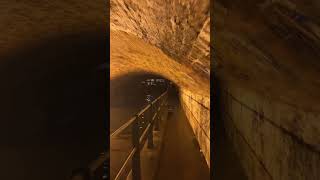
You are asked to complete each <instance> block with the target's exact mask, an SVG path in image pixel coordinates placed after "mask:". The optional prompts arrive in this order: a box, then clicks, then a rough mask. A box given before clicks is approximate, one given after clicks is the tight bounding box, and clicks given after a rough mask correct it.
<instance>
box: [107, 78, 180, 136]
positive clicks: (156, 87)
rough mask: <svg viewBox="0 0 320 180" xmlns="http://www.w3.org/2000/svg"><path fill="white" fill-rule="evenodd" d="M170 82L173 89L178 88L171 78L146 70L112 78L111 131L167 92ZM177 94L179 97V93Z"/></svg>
mask: <svg viewBox="0 0 320 180" xmlns="http://www.w3.org/2000/svg"><path fill="white" fill-rule="evenodd" d="M151 80H153V81H152V82H151ZM160 81H163V82H160ZM168 84H171V89H176V85H175V84H173V83H172V82H171V81H170V80H168V79H166V78H164V77H162V76H159V75H156V74H152V73H144V72H140V73H139V72H136V73H129V74H127V75H123V76H120V77H118V78H115V79H112V80H111V81H110V133H112V132H113V131H114V130H115V129H117V128H119V127H120V126H121V125H122V124H123V123H125V122H126V121H128V120H129V119H130V118H131V117H133V116H134V115H135V114H136V113H138V112H139V111H140V110H141V109H143V107H144V106H146V105H147V104H148V103H149V102H150V101H153V100H154V99H155V98H157V97H158V96H160V95H161V94H162V93H163V92H165V91H166V89H167V86H168ZM170 92H171V91H170ZM175 96H176V97H178V95H177V94H175Z"/></svg>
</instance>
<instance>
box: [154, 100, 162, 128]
mask: <svg viewBox="0 0 320 180" xmlns="http://www.w3.org/2000/svg"><path fill="white" fill-rule="evenodd" d="M162 98H163V97H161V99H159V102H158V107H157V108H156V110H157V113H158V114H157V117H156V119H155V122H154V123H155V125H154V130H155V131H159V130H160V120H161V111H162V107H161V104H162Z"/></svg>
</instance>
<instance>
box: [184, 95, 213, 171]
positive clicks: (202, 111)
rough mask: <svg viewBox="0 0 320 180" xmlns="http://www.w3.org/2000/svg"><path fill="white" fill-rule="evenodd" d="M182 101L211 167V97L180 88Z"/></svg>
mask: <svg viewBox="0 0 320 180" xmlns="http://www.w3.org/2000/svg"><path fill="white" fill-rule="evenodd" d="M180 102H181V106H182V108H183V110H184V112H185V114H186V116H187V118H188V120H189V123H190V125H191V127H192V129H193V132H194V134H195V137H196V138H197V140H198V142H199V145H200V148H201V151H202V153H203V155H204V157H205V159H206V162H207V164H208V166H209V167H210V98H209V97H204V96H201V95H196V94H194V93H192V92H190V91H188V90H180Z"/></svg>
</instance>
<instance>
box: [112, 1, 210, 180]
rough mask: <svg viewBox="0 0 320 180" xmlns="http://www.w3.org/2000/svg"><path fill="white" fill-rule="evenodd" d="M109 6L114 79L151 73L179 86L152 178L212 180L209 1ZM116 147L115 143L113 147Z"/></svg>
mask: <svg viewBox="0 0 320 180" xmlns="http://www.w3.org/2000/svg"><path fill="white" fill-rule="evenodd" d="M110 4H111V8H110V80H111V81H113V79H117V78H119V77H123V76H127V75H129V74H130V73H137V72H139V73H151V74H156V75H159V76H161V77H163V78H164V79H167V80H169V81H171V82H172V83H173V84H175V85H176V86H177V87H178V89H179V93H178V94H177V101H175V104H174V107H175V108H176V109H175V110H174V111H173V115H172V117H173V118H168V119H167V123H168V124H171V126H170V125H168V126H167V129H165V131H167V132H165V133H164V134H165V135H164V136H163V138H162V140H163V142H162V144H163V148H164V150H163V151H164V152H162V153H161V154H160V155H158V156H159V157H160V159H159V164H160V165H159V166H158V167H157V169H158V170H157V173H156V175H155V177H154V179H157V178H159V179H168V180H169V179H210V174H209V170H210V66H209V65H210V46H209V43H210V17H209V1H197V2H191V1H190V2H188V1H186V2H179V1H172V3H168V2H165V1H160V0H159V1H148V2H147V1H139V2H136V1H121V0H120V1H117V0H115V1H111V3H110ZM155 7H158V8H155ZM168 14H170V16H168ZM111 88H112V87H111ZM169 103H170V100H169ZM129 122H134V121H129ZM160 129H161V128H160ZM160 134H161V130H160ZM168 134H169V135H168ZM111 136H112V135H111ZM170 137H171V138H170ZM176 137H177V138H179V139H175V138H176ZM112 138H113V137H112ZM179 140H180V142H179ZM114 141H115V140H114ZM195 144H196V145H195ZM190 146H191V148H188V147H190ZM116 147H118V146H117V145H115V144H114V145H113V144H112V143H111V147H110V148H111V151H112V149H117V148H116ZM168 147H170V148H168ZM181 147H186V148H185V150H184V151H183V150H182V148H181ZM155 149H156V148H155ZM188 150H190V151H188ZM143 151H144V149H142V153H141V158H140V159H141V163H142V164H141V171H142V174H143V171H144V169H146V168H145V166H144V165H143V162H144V161H145V158H144V157H143V155H144V154H143ZM147 152H148V153H149V154H152V151H147ZM148 153H145V154H148ZM126 157H128V158H129V157H130V155H128V156H126ZM129 159H130V158H129ZM150 159H152V158H150ZM112 163H113V158H112V154H111V166H112ZM123 167H124V166H123ZM174 169H176V171H175V172H173V170H174ZM121 172H122V171H119V173H118V175H119V174H121ZM146 174H147V173H146ZM118 175H117V176H114V177H116V178H117V177H118ZM129 175H130V173H129Z"/></svg>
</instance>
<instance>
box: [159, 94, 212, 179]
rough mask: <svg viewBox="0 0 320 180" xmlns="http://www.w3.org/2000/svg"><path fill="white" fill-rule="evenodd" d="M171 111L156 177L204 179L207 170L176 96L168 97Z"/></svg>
mask: <svg viewBox="0 0 320 180" xmlns="http://www.w3.org/2000/svg"><path fill="white" fill-rule="evenodd" d="M169 103H170V104H173V105H174V111H173V114H172V115H171V116H169V118H168V120H167V128H166V132H165V136H164V139H163V149H162V152H161V156H160V162H159V169H158V171H157V174H156V177H157V178H156V179H157V180H164V179H166V180H181V179H183V180H206V179H208V180H209V179H210V171H209V168H208V166H207V164H206V161H205V159H204V157H203V155H202V154H201V152H200V149H199V145H198V144H197V140H196V139H195V137H194V134H193V131H192V129H191V126H190V125H189V123H188V120H187V118H186V116H185V114H184V112H183V110H182V108H181V106H180V103H179V101H178V99H174V98H170V101H169Z"/></svg>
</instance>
